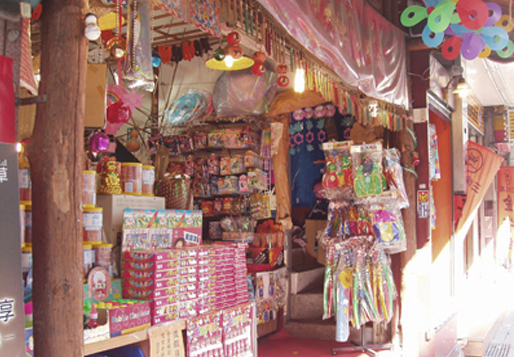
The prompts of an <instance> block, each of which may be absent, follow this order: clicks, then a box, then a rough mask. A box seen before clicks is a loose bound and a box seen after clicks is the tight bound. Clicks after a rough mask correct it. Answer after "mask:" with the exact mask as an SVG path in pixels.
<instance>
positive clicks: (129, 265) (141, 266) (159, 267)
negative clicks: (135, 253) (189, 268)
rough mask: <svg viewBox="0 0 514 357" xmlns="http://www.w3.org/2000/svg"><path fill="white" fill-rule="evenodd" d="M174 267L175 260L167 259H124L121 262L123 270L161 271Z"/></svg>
mask: <svg viewBox="0 0 514 357" xmlns="http://www.w3.org/2000/svg"><path fill="white" fill-rule="evenodd" d="M176 268H178V261H177V260H167V261H162V262H152V261H134V260H125V261H124V262H123V269H124V270H125V269H132V270H146V271H163V270H169V269H176Z"/></svg>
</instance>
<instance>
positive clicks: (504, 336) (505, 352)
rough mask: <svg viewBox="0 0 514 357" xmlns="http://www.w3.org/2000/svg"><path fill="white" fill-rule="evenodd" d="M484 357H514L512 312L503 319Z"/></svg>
mask: <svg viewBox="0 0 514 357" xmlns="http://www.w3.org/2000/svg"><path fill="white" fill-rule="evenodd" d="M484 357H514V312H510V313H509V315H507V317H506V318H505V319H504V320H503V322H502V324H501V326H500V328H499V329H498V332H497V333H496V335H495V336H494V337H493V340H492V341H491V343H490V344H489V347H488V348H487V352H486V353H485V355H484Z"/></svg>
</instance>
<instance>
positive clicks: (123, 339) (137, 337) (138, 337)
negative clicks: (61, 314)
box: [84, 328, 148, 356]
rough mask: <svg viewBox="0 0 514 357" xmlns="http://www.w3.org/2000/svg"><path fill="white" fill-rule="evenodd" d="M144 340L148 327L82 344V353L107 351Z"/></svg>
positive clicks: (146, 338) (146, 336)
mask: <svg viewBox="0 0 514 357" xmlns="http://www.w3.org/2000/svg"><path fill="white" fill-rule="evenodd" d="M146 340H148V328H145V329H144V330H140V331H136V332H132V333H129V334H126V335H121V336H116V337H112V338H109V339H108V340H104V341H99V342H93V343H88V344H86V345H84V353H85V355H86V356H87V355H90V354H93V353H98V352H103V351H108V350H111V349H113V348H117V347H122V346H126V345H132V344H135V343H139V342H142V341H146Z"/></svg>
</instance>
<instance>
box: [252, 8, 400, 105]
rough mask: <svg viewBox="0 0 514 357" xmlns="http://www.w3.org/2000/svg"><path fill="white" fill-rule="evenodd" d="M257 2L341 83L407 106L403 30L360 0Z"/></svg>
mask: <svg viewBox="0 0 514 357" xmlns="http://www.w3.org/2000/svg"><path fill="white" fill-rule="evenodd" d="M259 2H260V3H261V4H262V5H263V6H264V7H265V8H266V9H267V10H268V11H269V12H270V13H271V14H272V15H273V16H274V17H275V19H276V20H277V21H278V22H279V23H280V24H282V26H284V27H285V28H286V30H287V31H288V32H289V33H290V35H291V36H293V37H294V38H296V39H297V40H298V41H299V42H300V43H301V44H302V45H303V46H305V47H306V48H307V49H308V50H309V51H310V52H312V53H313V54H314V55H315V56H316V57H318V58H319V59H320V60H322V61H323V62H325V63H326V64H327V65H328V66H330V67H332V68H333V69H334V71H335V72H336V73H337V74H339V75H340V76H341V78H342V79H343V80H344V81H345V82H346V83H348V84H350V85H353V86H355V87H357V88H359V89H360V90H361V91H362V92H364V93H365V94H367V95H368V96H371V97H375V98H378V99H382V100H385V101H387V102H390V103H394V104H398V105H402V106H404V107H408V106H409V98H408V91H407V69H406V68H407V67H406V48H405V38H404V37H405V35H404V33H403V32H402V31H401V30H400V29H398V28H396V27H395V26H394V25H392V24H391V23H389V22H388V21H387V20H386V19H384V18H383V17H382V16H381V15H380V14H379V13H377V12H376V11H375V10H374V9H373V8H372V7H371V6H370V5H368V4H367V3H366V2H365V1H364V0H351V1H348V0H290V1H282V0H259Z"/></svg>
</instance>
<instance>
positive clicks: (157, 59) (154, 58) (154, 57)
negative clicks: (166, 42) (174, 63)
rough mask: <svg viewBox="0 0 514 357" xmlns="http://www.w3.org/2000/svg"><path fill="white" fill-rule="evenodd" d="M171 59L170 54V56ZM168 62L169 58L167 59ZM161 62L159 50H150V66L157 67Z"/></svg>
mask: <svg viewBox="0 0 514 357" xmlns="http://www.w3.org/2000/svg"><path fill="white" fill-rule="evenodd" d="M170 59H171V56H170ZM168 62H169V60H168ZM161 63H162V57H161V54H160V53H159V51H155V50H154V51H152V67H154V68H155V67H159V66H160V65H161Z"/></svg>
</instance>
